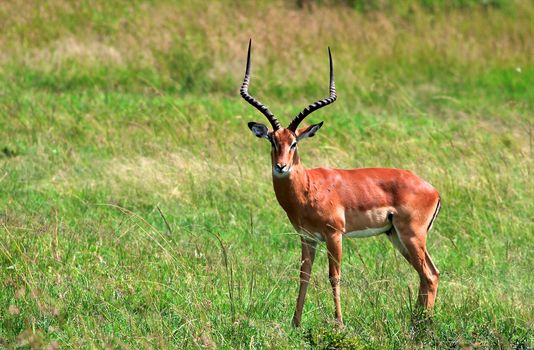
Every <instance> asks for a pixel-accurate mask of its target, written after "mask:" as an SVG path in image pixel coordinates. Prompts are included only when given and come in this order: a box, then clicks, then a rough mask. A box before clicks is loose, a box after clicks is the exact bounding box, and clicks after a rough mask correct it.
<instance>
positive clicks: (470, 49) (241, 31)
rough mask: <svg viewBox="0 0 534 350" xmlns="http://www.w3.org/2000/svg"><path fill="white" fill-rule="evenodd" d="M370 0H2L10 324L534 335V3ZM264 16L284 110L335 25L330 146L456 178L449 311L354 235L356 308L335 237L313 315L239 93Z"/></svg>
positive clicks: (261, 146) (294, 105)
mask: <svg viewBox="0 0 534 350" xmlns="http://www.w3.org/2000/svg"><path fill="white" fill-rule="evenodd" d="M347 3H348V5H347V4H338V3H334V4H331V3H327V4H319V5H317V4H314V5H313V6H311V7H310V8H305V9H300V10H299V9H297V8H296V6H295V7H292V5H288V4H284V3H281V2H269V3H262V4H260V5H255V4H253V3H245V4H240V5H239V6H238V5H237V4H236V3H233V2H223V3H222V4H209V5H208V4H204V3H199V2H180V3H175V2H172V1H163V2H157V3H156V2H123V3H120V2H119V3H117V2H115V3H111V2H100V1H99V2H92V3H85V2H80V3H76V4H74V3H71V2H65V1H60V0H55V1H51V2H47V3H41V2H39V3H34V2H5V3H2V4H0V30H1V31H2V33H3V35H2V36H0V284H1V290H2V292H1V293H0V344H1V345H0V346H3V347H6V348H19V347H20V348H50V349H53V348H57V347H61V348H106V347H108V348H126V349H128V348H133V349H137V348H325V349H326V348H343V347H345V348H368V349H375V348H384V349H392V348H411V349H419V348H439V349H442V348H483V349H494V348H503V349H508V348H516V349H529V348H532V346H533V344H534V334H533V321H534V310H533V303H532V291H531V290H532V286H533V285H534V277H533V275H532V273H530V272H531V270H532V267H533V266H534V258H533V255H532V251H533V250H534V243H533V239H532V233H533V232H534V225H533V222H534V216H533V212H534V208H533V204H532V203H533V198H534V191H533V188H534V183H533V181H532V170H533V169H532V164H533V163H532V160H533V158H532V157H533V153H532V143H533V124H532V122H533V119H532V116H533V115H534V106H533V104H532V102H533V101H534V88H533V86H534V85H533V84H532V82H533V81H534V68H533V67H534V66H533V61H532V57H534V52H533V46H532V45H531V44H530V43H531V42H532V40H533V38H534V29H533V27H532V25H531V23H532V20H533V17H534V12H533V11H532V7H531V6H530V4H529V2H522V1H509V2H508V1H498V2H495V4H497V5H495V6H493V5H492V6H486V5H480V4H478V3H477V2H469V1H466V2H461V1H459V2H455V4H458V6H457V7H455V6H452V5H451V7H450V8H449V7H448V6H445V5H441V3H440V2H433V1H430V2H429V1H422V2H418V1H404V2H402V3H401V5H397V6H398V7H395V8H389V7H387V6H386V7H381V3H380V2H369V3H368V4H371V5H373V6H374V7H371V8H361V4H364V3H363V2H354V3H351V2H347ZM399 3H400V2H399ZM466 4H467V5H466ZM464 5H465V6H464ZM249 37H253V39H254V43H253V45H254V46H253V79H252V85H251V92H252V93H253V95H255V96H257V97H258V98H260V100H261V101H263V102H265V103H266V104H267V105H268V106H269V107H271V110H272V111H273V112H275V114H277V115H278V116H280V119H282V120H283V121H285V122H288V121H289V120H290V118H291V116H293V115H294V114H296V113H297V112H298V111H299V109H300V108H302V107H304V106H306V105H307V103H309V102H311V101H312V100H314V99H316V98H318V97H322V96H323V95H325V94H326V93H327V89H326V87H327V69H328V67H327V64H326V63H327V56H326V47H327V46H328V45H330V46H331V47H332V49H333V56H334V62H335V69H336V83H337V87H338V95H339V100H338V101H337V102H336V103H335V104H333V105H332V106H330V107H328V108H327V109H324V110H321V111H320V112H316V113H315V114H314V115H312V116H310V117H309V120H308V123H312V122H318V121H320V120H324V121H325V126H324V127H323V128H322V129H321V132H320V134H318V137H316V138H313V139H312V140H309V141H308V142H306V144H303V145H302V150H301V153H302V154H301V156H302V158H303V162H304V164H305V165H306V166H307V167H316V166H332V167H342V168H351V167H364V166H384V167H401V168H406V169H411V170H413V171H414V172H416V173H417V174H419V175H420V176H421V177H423V178H425V179H427V180H428V181H429V182H431V183H432V184H433V185H434V186H435V187H436V188H438V189H439V191H440V193H441V196H442V200H443V209H442V211H441V214H440V216H439V218H438V220H437V222H436V224H435V225H434V228H433V230H432V232H431V233H430V237H429V251H430V252H431V254H432V257H433V259H434V261H435V262H436V264H437V266H438V267H439V269H440V271H441V272H442V279H441V284H440V287H439V291H438V299H437V305H436V310H435V315H434V317H433V318H432V319H431V320H426V321H421V320H420V319H418V318H417V317H416V312H415V310H414V307H413V301H414V300H415V296H416V287H417V278H416V275H415V273H414V271H412V269H411V268H410V267H409V266H408V265H407V264H406V263H405V262H404V261H403V260H402V259H401V257H400V255H399V254H397V253H396V252H395V250H394V249H393V247H391V245H390V243H389V242H388V241H387V239H386V238H385V237H377V238H370V239H366V240H352V241H349V240H347V241H345V244H344V245H345V246H344V261H343V267H342V271H343V280H344V282H343V285H342V306H343V312H344V319H345V323H346V327H345V329H343V330H337V329H335V327H334V326H333V324H332V319H333V301H332V300H331V299H332V298H331V291H330V286H329V283H328V276H327V261H326V253H325V248H324V246H322V247H321V248H320V252H319V253H318V258H317V262H316V264H315V266H314V275H313V277H312V282H311V287H310V289H309V292H308V298H307V302H306V305H305V311H304V317H303V327H302V329H300V330H294V329H292V328H291V327H290V319H291V315H292V312H293V307H294V303H295V298H296V294H297V284H298V262H299V256H300V247H299V245H300V243H299V239H298V237H297V235H296V233H295V232H294V231H293V229H292V228H291V226H290V224H289V222H288V220H287V219H286V217H285V214H284V212H283V210H282V209H281V208H280V207H279V206H278V204H277V202H276V199H275V197H274V193H273V191H272V185H271V180H270V175H269V174H270V165H269V154H268V152H269V146H268V144H267V143H265V142H258V140H257V139H256V138H254V137H252V135H250V133H249V131H248V129H247V128H246V122H248V121H249V120H256V121H260V122H264V121H263V120H262V118H263V117H262V116H261V115H259V114H258V113H257V112H255V111H254V110H253V109H252V108H251V107H250V106H248V105H247V104H246V103H244V102H243V101H242V100H241V99H240V98H239V96H238V93H237V89H238V87H239V85H240V83H241V79H242V74H243V70H244V59H245V51H246V44H247V42H248V38H249Z"/></svg>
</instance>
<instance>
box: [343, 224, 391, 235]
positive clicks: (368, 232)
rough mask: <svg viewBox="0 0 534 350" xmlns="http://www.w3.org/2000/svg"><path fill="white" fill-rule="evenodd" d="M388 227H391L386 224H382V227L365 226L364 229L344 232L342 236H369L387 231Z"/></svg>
mask: <svg viewBox="0 0 534 350" xmlns="http://www.w3.org/2000/svg"><path fill="white" fill-rule="evenodd" d="M390 229H391V225H387V226H384V227H376V228H367V229H365V230H359V231H351V232H346V233H345V234H344V235H343V237H346V238H365V237H371V236H376V235H379V234H381V233H384V232H387V231H389V230H390Z"/></svg>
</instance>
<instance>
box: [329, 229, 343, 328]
mask: <svg viewBox="0 0 534 350" xmlns="http://www.w3.org/2000/svg"><path fill="white" fill-rule="evenodd" d="M326 248H327V250H328V272H329V277H330V284H331V285H332V291H333V293H334V303H335V305H336V313H335V316H336V322H337V323H338V324H339V325H340V326H343V316H342V315H341V300H340V286H339V283H340V279H341V254H342V234H341V233H340V232H339V231H336V232H333V233H331V234H328V235H326Z"/></svg>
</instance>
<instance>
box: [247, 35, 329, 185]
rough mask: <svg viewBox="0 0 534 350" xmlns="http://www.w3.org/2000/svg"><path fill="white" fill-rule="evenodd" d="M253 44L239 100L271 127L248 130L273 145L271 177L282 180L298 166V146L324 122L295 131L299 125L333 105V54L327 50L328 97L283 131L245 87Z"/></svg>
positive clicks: (252, 126) (251, 124) (257, 125)
mask: <svg viewBox="0 0 534 350" xmlns="http://www.w3.org/2000/svg"><path fill="white" fill-rule="evenodd" d="M251 43H252V40H251V41H249V44H248V54H247V68H246V70H245V79H244V80H243V85H241V90H240V92H241V96H242V97H243V98H244V99H245V100H246V101H247V102H248V103H250V104H251V105H252V106H254V107H255V108H256V109H257V110H259V111H260V112H261V113H262V114H263V115H264V116H265V117H266V118H267V120H268V121H269V123H270V124H271V126H272V129H271V130H269V128H268V127H267V126H266V125H264V124H261V123H256V122H249V123H248V127H249V129H250V130H251V131H252V133H253V134H254V135H255V136H256V137H259V138H264V139H267V140H269V142H270V143H271V145H272V148H271V160H272V167H273V175H274V176H277V177H284V176H287V175H289V174H290V172H291V170H292V168H293V166H294V165H298V164H299V163H300V159H299V157H298V154H297V144H298V143H299V142H300V141H301V140H303V139H305V138H307V137H313V136H315V133H316V132H317V131H318V130H319V129H320V128H321V126H323V122H320V123H318V124H314V125H310V126H308V127H305V128H298V126H299V124H300V123H301V122H302V121H303V120H304V118H306V117H307V116H308V115H310V114H311V113H313V112H314V111H316V110H318V109H319V108H322V107H324V106H327V105H329V104H330V103H332V102H334V101H335V100H336V98H337V96H336V86H335V83H334V67H333V64H332V54H331V53H330V48H328V57H329V59H330V96H329V97H327V98H325V99H323V100H319V101H316V102H314V103H312V104H311V105H309V106H308V107H306V108H305V109H304V110H302V112H300V113H299V114H298V115H297V116H296V117H295V118H293V120H292V121H291V123H290V124H289V125H288V126H287V128H284V127H282V126H281V125H280V122H279V121H278V119H276V117H275V116H274V115H273V114H272V113H271V112H270V111H269V109H268V108H267V107H266V106H265V105H263V104H262V103H261V102H259V101H258V100H256V99H255V98H254V97H252V96H250V95H249V93H248V85H249V83H250V47H251Z"/></svg>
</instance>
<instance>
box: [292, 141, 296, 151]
mask: <svg viewBox="0 0 534 350" xmlns="http://www.w3.org/2000/svg"><path fill="white" fill-rule="evenodd" d="M295 147H297V141H293V143H292V144H291V149H295Z"/></svg>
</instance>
